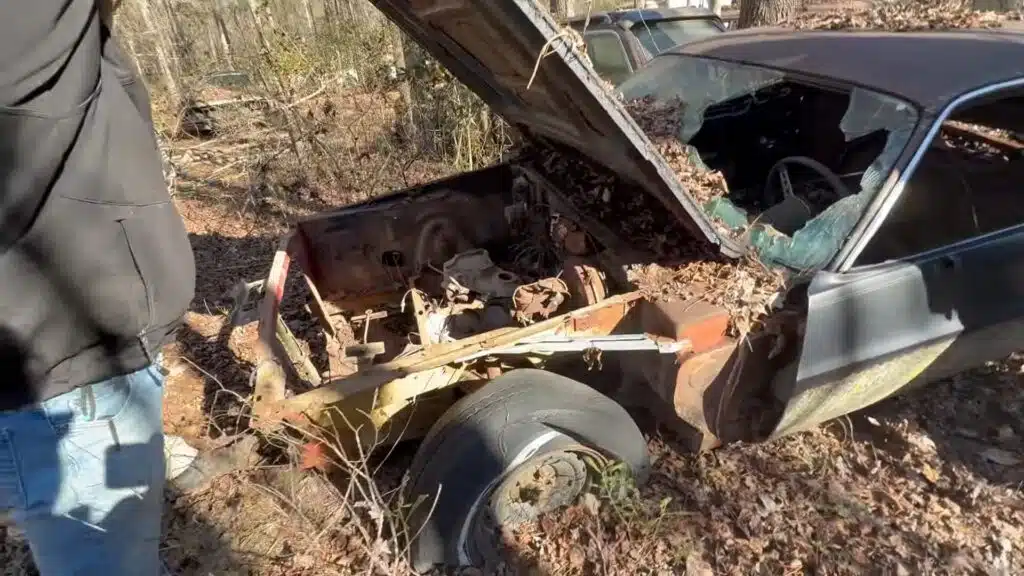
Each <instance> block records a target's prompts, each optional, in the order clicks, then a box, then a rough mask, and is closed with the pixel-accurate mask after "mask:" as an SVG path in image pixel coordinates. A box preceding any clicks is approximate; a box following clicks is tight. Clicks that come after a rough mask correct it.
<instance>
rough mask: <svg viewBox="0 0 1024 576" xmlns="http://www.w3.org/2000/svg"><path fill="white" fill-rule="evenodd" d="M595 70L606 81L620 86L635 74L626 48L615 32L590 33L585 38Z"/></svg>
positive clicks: (588, 54)
mask: <svg viewBox="0 0 1024 576" xmlns="http://www.w3.org/2000/svg"><path fill="white" fill-rule="evenodd" d="M583 39H584V42H586V45H587V56H589V57H590V61H591V63H593V65H594V70H595V71H596V72H597V73H598V74H599V75H600V76H601V77H602V78H604V79H605V80H607V81H609V82H611V83H612V84H618V83H620V82H622V81H623V80H625V79H626V78H628V77H629V76H630V75H631V74H632V73H633V66H632V64H630V62H629V56H628V55H627V54H626V48H625V47H624V46H623V45H622V40H620V39H619V36H618V35H617V34H615V33H614V32H588V33H587V34H586V35H584V37H583Z"/></svg>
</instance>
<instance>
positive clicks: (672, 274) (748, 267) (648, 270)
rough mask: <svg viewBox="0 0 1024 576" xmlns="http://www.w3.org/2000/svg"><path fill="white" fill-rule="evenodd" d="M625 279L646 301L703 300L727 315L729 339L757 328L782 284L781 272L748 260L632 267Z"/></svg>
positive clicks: (769, 309)
mask: <svg viewBox="0 0 1024 576" xmlns="http://www.w3.org/2000/svg"><path fill="white" fill-rule="evenodd" d="M628 277H629V280H630V282H632V283H633V284H634V285H635V286H636V287H637V289H638V290H640V292H641V293H642V294H643V295H644V297H645V298H647V299H649V300H655V301H658V300H682V301H686V300H702V301H704V302H707V303H709V304H713V305H715V306H721V307H722V308H725V309H726V310H728V311H729V316H730V320H731V322H730V332H731V335H732V336H737V337H742V336H744V335H745V334H747V333H748V332H751V331H754V330H756V329H757V328H758V327H759V324H760V322H761V320H762V319H763V318H764V317H765V316H766V315H767V314H768V313H769V312H771V303H772V302H773V300H774V299H775V298H776V294H777V293H778V292H779V291H780V290H781V289H782V287H783V286H784V284H785V279H784V277H783V275H782V273H781V272H778V271H775V270H771V269H769V268H767V267H765V266H764V265H762V264H761V263H759V262H756V261H751V260H741V261H724V260H704V261H696V262H690V263H687V264H683V265H681V266H678V267H671V268H670V267H665V266H661V265H658V264H647V265H642V266H634V267H633V268H631V269H630V270H629V273H628Z"/></svg>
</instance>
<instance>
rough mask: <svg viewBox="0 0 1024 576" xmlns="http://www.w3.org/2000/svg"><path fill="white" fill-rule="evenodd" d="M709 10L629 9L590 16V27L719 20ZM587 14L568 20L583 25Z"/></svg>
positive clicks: (574, 24)
mask: <svg viewBox="0 0 1024 576" xmlns="http://www.w3.org/2000/svg"><path fill="white" fill-rule="evenodd" d="M717 17H718V16H717V15H715V13H714V12H712V11H711V10H708V9H707V8H700V7H696V6H683V7H680V8H657V9H629V10H611V11H608V12H595V13H592V14H590V16H589V18H590V24H589V25H590V26H612V25H620V26H621V25H625V26H627V27H631V26H633V25H635V24H639V23H641V22H644V21H648V22H651V21H658V20H670V19H676V18H717ZM587 18H588V16H587V14H582V15H580V16H573V17H572V18H569V19H568V20H566V22H567V23H568V24H569V25H571V26H577V25H582V24H584V23H585V22H586V21H587Z"/></svg>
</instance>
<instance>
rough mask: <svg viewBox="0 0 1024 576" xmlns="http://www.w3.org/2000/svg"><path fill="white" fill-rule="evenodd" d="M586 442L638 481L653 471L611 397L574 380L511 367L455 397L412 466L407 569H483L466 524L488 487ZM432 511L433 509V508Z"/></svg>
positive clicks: (482, 554)
mask: <svg viewBox="0 0 1024 576" xmlns="http://www.w3.org/2000/svg"><path fill="white" fill-rule="evenodd" d="M579 445H583V446H585V447H588V448H591V449H593V450H596V451H598V452H601V453H602V454H603V455H605V456H606V457H609V458H611V459H613V460H616V461H620V462H623V463H625V464H626V465H627V466H628V468H629V469H630V471H631V472H632V474H633V476H634V478H635V479H636V480H637V482H638V483H642V482H643V481H644V480H646V478H647V475H648V473H649V469H650V460H649V457H648V454H647V443H646V441H645V440H644V437H643V435H642V434H641V432H640V430H639V428H637V426H636V424H635V423H634V422H633V420H632V418H631V417H630V416H629V414H628V413H627V412H626V411H625V410H624V409H623V408H622V407H621V406H620V405H619V404H617V403H615V402H614V401H613V400H611V399H610V398H608V397H607V396H604V395H602V394H600V393H599V392H597V391H596V390H594V389H593V388H590V387H589V386H586V385H584V384H582V383H580V382H577V381H575V380H571V379H569V378H565V377H563V376H559V375H557V374H553V373H551V372H545V371H542V370H532V369H524V370H515V371H512V372H509V373H507V374H505V375H502V376H499V377H498V378H495V379H494V380H492V381H491V382H489V383H488V384H487V385H485V386H484V387H483V388H480V389H479V390H476V391H475V392H473V393H471V394H469V395H467V396H465V397H464V398H462V399H460V400H459V401H458V402H456V403H455V404H454V405H452V407H451V408H449V409H448V411H447V412H445V414H444V415H443V416H442V417H441V418H440V419H439V420H438V421H437V422H436V423H435V424H434V426H433V427H432V428H431V429H430V431H429V432H428V434H427V436H426V438H425V439H424V440H423V443H422V444H421V445H420V448H419V450H418V452H417V453H416V456H415V458H414V459H413V462H412V465H411V466H410V468H409V483H408V485H407V492H406V496H407V502H412V501H415V498H416V497H417V496H420V497H425V498H424V501H422V502H421V503H420V504H419V505H418V506H417V507H416V509H415V511H414V513H413V514H412V517H411V521H410V524H409V529H410V531H411V532H412V533H413V534H415V533H416V531H417V530H419V531H420V532H419V536H418V537H417V538H416V539H415V540H414V541H413V542H412V543H411V549H410V552H411V556H412V562H413V566H414V568H415V569H416V570H418V571H421V572H422V571H426V570H429V569H430V568H432V567H433V566H436V565H439V564H443V565H447V566H459V565H467V564H468V565H472V566H482V565H483V563H484V561H485V560H487V559H488V558H491V557H493V556H494V553H495V551H494V550H480V549H479V548H480V546H479V543H478V542H474V538H472V537H471V535H469V536H467V533H466V530H467V526H469V525H470V524H469V523H470V522H471V521H472V519H473V518H474V517H475V515H476V514H477V513H478V512H479V511H480V510H482V509H483V508H484V505H483V504H481V503H482V502H486V501H487V493H488V492H489V491H490V490H492V489H493V488H494V486H495V485H496V484H497V483H498V482H499V481H500V480H501V479H502V478H503V477H504V476H505V475H506V474H508V473H509V472H510V471H511V470H513V469H515V468H516V466H518V465H521V464H522V462H524V461H526V460H528V459H530V458H535V457H537V456H541V455H543V454H550V453H553V452H558V451H561V450H563V449H565V448H567V447H571V446H579ZM431 508H432V510H431Z"/></svg>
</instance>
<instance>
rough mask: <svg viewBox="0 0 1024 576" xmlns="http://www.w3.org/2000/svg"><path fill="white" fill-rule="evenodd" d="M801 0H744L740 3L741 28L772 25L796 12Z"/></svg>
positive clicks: (739, 23) (738, 23)
mask: <svg viewBox="0 0 1024 576" xmlns="http://www.w3.org/2000/svg"><path fill="white" fill-rule="evenodd" d="M799 9H800V0H743V1H742V2H741V3H740V18H739V22H737V27H739V28H750V27H753V26H771V25H773V24H778V23H779V22H781V21H783V20H785V19H787V18H789V17H791V16H793V15H794V14H796V12H797V10H799Z"/></svg>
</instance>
